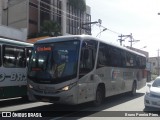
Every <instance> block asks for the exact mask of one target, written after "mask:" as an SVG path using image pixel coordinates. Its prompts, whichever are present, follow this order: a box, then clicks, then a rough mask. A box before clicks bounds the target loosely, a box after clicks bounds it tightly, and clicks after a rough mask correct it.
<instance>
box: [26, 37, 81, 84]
mask: <svg viewBox="0 0 160 120" xmlns="http://www.w3.org/2000/svg"><path fill="white" fill-rule="evenodd" d="M79 47H80V41H78V40H74V41H66V42H54V43H48V44H37V45H35V46H34V49H33V53H32V57H31V60H30V64H29V68H28V78H29V79H31V80H32V81H34V82H36V83H44V84H45V83H46V84H48V83H53V84H54V83H61V82H64V81H67V80H69V79H73V78H75V77H76V76H77V67H78V57H79Z"/></svg>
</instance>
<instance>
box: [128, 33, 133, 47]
mask: <svg viewBox="0 0 160 120" xmlns="http://www.w3.org/2000/svg"><path fill="white" fill-rule="evenodd" d="M129 37H130V41H128V42H131V46H130V47H131V48H132V43H133V37H132V33H131V34H130V36H129Z"/></svg>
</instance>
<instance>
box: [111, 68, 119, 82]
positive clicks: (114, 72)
mask: <svg viewBox="0 0 160 120" xmlns="http://www.w3.org/2000/svg"><path fill="white" fill-rule="evenodd" d="M119 74H120V71H119V70H114V69H112V70H111V78H112V80H114V79H116V78H117V77H118V75H119Z"/></svg>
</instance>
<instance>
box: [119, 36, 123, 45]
mask: <svg viewBox="0 0 160 120" xmlns="http://www.w3.org/2000/svg"><path fill="white" fill-rule="evenodd" d="M118 37H120V39H118V40H119V42H120V45H121V46H122V42H123V41H124V40H123V39H122V37H123V35H122V34H121V35H120V36H118Z"/></svg>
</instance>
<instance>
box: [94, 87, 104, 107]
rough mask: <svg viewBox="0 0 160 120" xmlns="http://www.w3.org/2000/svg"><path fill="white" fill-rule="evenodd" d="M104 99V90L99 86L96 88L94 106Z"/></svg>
mask: <svg viewBox="0 0 160 120" xmlns="http://www.w3.org/2000/svg"><path fill="white" fill-rule="evenodd" d="M103 100H104V91H103V89H102V88H101V87H98V88H97V91H96V96H95V100H94V101H93V105H94V106H100V105H101V104H102V102H103Z"/></svg>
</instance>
